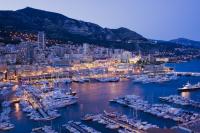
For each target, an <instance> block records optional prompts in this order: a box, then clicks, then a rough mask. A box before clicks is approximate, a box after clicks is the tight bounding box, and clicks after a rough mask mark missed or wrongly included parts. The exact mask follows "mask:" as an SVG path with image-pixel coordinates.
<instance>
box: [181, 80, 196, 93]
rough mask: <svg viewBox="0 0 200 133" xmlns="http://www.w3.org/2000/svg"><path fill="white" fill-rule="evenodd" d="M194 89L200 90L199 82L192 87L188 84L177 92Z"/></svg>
mask: <svg viewBox="0 0 200 133" xmlns="http://www.w3.org/2000/svg"><path fill="white" fill-rule="evenodd" d="M196 89H200V82H198V83H197V84H194V85H192V84H190V83H189V82H188V83H187V84H186V85H184V86H183V87H182V88H179V89H178V91H192V90H196Z"/></svg>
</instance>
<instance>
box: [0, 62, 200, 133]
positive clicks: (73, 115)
mask: <svg viewBox="0 0 200 133" xmlns="http://www.w3.org/2000/svg"><path fill="white" fill-rule="evenodd" d="M166 66H170V67H173V68H175V70H176V71H179V72H200V60H193V61H189V62H183V63H178V64H175V63H172V64H166ZM188 81H189V82H191V83H192V84H195V83H197V82H199V81H200V77H190V76H188V77H184V76H183V77H179V78H178V79H177V80H172V81H169V82H164V83H148V84H142V83H133V82H132V81H131V80H126V81H120V82H116V83H72V84H71V85H70V86H71V88H73V89H74V90H75V91H76V92H77V96H78V97H79V99H78V103H76V104H74V105H70V106H67V107H64V108H61V109H59V111H60V113H61V115H62V116H61V117H59V118H57V119H55V120H52V121H49V122H37V121H33V120H30V119H29V117H27V116H26V114H25V113H23V112H22V110H21V107H20V105H19V103H15V104H13V105H12V114H11V122H12V123H13V124H15V128H14V129H11V130H10V131H6V132H8V133H28V132H31V129H32V128H35V127H39V126H42V125H52V126H53V128H54V129H56V131H58V132H63V133H64V130H63V129H62V126H61V125H62V124H65V123H66V122H67V121H69V120H75V121H80V120H81V118H82V117H83V116H84V115H86V114H88V113H89V114H98V113H102V112H103V111H104V110H106V111H117V112H121V113H124V114H126V115H128V116H129V117H130V118H131V117H137V119H141V120H143V121H147V122H149V123H152V124H156V125H158V126H160V127H163V128H164V127H169V128H170V127H172V126H175V125H176V124H177V123H176V122H174V121H172V120H166V119H162V118H157V117H155V116H153V115H150V114H147V113H143V112H140V111H137V110H133V109H130V108H128V107H124V106H121V105H118V104H115V103H109V100H111V99H113V98H116V97H119V96H124V95H128V94H134V95H138V96H140V97H141V98H142V99H144V100H147V101H148V102H149V103H161V102H160V101H159V97H160V96H169V95H174V94H176V95H181V96H183V97H188V98H191V99H193V100H196V101H199V102H200V90H197V91H193V92H182V93H179V92H178V91H177V88H180V87H182V86H183V85H184V84H186V83H187V82H188ZM66 87H67V86H66ZM172 106H176V107H180V108H184V109H186V110H192V111H195V112H199V113H200V110H199V109H196V108H192V107H191V108H189V107H187V108H186V107H181V106H177V105H172ZM85 124H87V125H89V126H91V127H94V128H95V129H97V130H99V131H101V132H106V133H107V132H108V133H109V132H114V131H111V130H108V129H106V128H105V126H103V125H98V124H97V123H94V122H85ZM0 132H1V131H0Z"/></svg>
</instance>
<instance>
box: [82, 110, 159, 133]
mask: <svg viewBox="0 0 200 133" xmlns="http://www.w3.org/2000/svg"><path fill="white" fill-rule="evenodd" d="M83 120H84V121H90V120H92V121H97V122H98V123H100V124H103V125H106V128H109V129H117V130H118V132H119V133H121V132H123V131H129V132H133V133H144V132H146V130H148V129H150V128H158V126H156V125H152V124H149V123H148V122H145V121H143V122H142V121H140V120H137V119H134V118H133V119H130V118H128V117H127V116H126V115H122V114H119V113H116V112H111V113H110V112H106V111H104V113H103V114H98V115H90V114H88V115H86V116H85V117H84V118H83Z"/></svg>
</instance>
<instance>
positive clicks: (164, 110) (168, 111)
mask: <svg viewBox="0 0 200 133" xmlns="http://www.w3.org/2000/svg"><path fill="white" fill-rule="evenodd" d="M111 102H115V103H118V104H121V105H124V106H128V107H130V108H133V109H135V110H140V111H143V112H146V113H150V114H152V115H155V116H157V117H162V118H165V119H171V120H174V121H176V122H181V123H185V122H188V121H192V120H196V119H199V118H200V114H197V113H194V112H189V111H186V110H183V109H180V108H174V107H171V106H169V105H166V104H149V103H148V102H147V101H144V100H142V99H141V98H140V97H139V96H136V95H126V96H124V97H120V98H116V99H113V100H111Z"/></svg>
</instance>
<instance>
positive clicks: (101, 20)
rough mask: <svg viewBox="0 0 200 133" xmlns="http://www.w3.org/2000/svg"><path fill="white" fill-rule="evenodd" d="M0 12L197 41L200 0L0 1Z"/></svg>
mask: <svg viewBox="0 0 200 133" xmlns="http://www.w3.org/2000/svg"><path fill="white" fill-rule="evenodd" d="M0 3H1V4H0V10H17V9H21V8H24V7H27V6H29V7H33V8H38V9H42V10H48V11H52V12H57V13H61V14H64V15H65V16H68V17H70V18H75V19H79V20H83V21H89V22H93V23H96V24H98V25H100V26H102V27H108V28H119V27H126V28H129V29H131V30H134V31H136V32H138V33H139V34H141V35H143V36H144V37H147V38H151V39H163V40H170V39H174V38H178V37H185V38H189V39H193V40H199V41H200V8H199V7H200V0H54V1H53V0H0Z"/></svg>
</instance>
